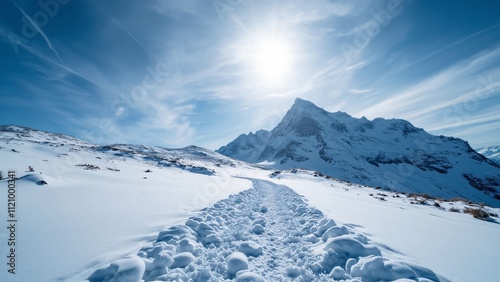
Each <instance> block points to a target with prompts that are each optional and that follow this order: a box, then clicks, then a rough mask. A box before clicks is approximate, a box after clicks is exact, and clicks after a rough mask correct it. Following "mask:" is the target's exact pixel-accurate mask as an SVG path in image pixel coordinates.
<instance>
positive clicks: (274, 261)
mask: <svg viewBox="0 0 500 282" xmlns="http://www.w3.org/2000/svg"><path fill="white" fill-rule="evenodd" d="M142 277H145V280H147V281H177V280H181V281H208V280H213V281H221V280H224V279H232V278H235V279H236V281H258V282H260V281H280V280H285V279H287V280H292V279H295V278H297V281H323V280H324V281H328V280H343V279H351V278H354V279H353V281H380V280H383V281H392V280H397V279H402V278H407V279H413V280H416V279H417V278H418V280H419V281H430V280H431V281H437V280H438V278H437V276H436V275H435V274H434V273H433V272H432V271H430V270H427V269H424V268H422V267H419V266H416V265H412V264H409V263H405V262H401V261H394V260H388V259H386V258H384V257H382V256H381V251H380V250H379V249H378V248H377V247H376V246H373V245H370V244H369V243H368V239H367V238H366V237H365V236H364V235H362V234H357V233H353V232H350V231H349V230H348V229H347V228H346V226H338V225H337V224H336V223H335V222H334V221H333V220H332V219H329V218H326V217H325V216H323V214H322V212H321V211H319V210H318V209H316V208H313V207H310V206H309V205H307V204H305V203H304V201H303V200H302V199H301V197H300V196H299V195H298V194H297V193H296V192H294V191H293V190H292V189H290V188H288V187H286V186H280V185H276V184H274V183H272V182H264V181H262V180H255V181H253V188H252V189H249V190H246V191H244V192H241V193H239V194H237V195H232V196H231V197H229V198H228V199H226V200H222V201H219V202H217V203H216V204H214V205H213V207H211V208H209V209H207V210H205V211H204V212H203V213H201V214H199V215H197V216H195V217H192V218H190V219H189V220H188V221H187V222H186V223H185V225H177V226H172V227H170V228H169V229H167V230H164V231H161V232H160V233H159V235H158V238H157V240H156V241H155V242H154V243H152V244H150V245H148V246H146V247H143V248H142V249H141V251H139V253H138V256H129V257H127V258H124V259H121V260H118V261H115V262H113V263H112V264H111V265H110V266H108V267H106V268H103V269H100V270H98V271H96V272H94V274H92V276H91V277H90V281H92V282H93V281H110V280H113V279H117V281H139V280H140V279H141V278H142ZM264 277H265V279H264Z"/></svg>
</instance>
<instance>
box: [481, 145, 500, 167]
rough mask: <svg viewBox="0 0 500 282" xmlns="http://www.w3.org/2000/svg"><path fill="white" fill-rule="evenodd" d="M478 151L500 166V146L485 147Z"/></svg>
mask: <svg viewBox="0 0 500 282" xmlns="http://www.w3.org/2000/svg"><path fill="white" fill-rule="evenodd" d="M476 151H477V152H478V153H479V154H481V155H483V156H485V157H487V158H488V159H490V160H492V161H494V162H496V163H497V164H499V165H500V146H498V145H497V146H489V147H483V148H479V149H476Z"/></svg>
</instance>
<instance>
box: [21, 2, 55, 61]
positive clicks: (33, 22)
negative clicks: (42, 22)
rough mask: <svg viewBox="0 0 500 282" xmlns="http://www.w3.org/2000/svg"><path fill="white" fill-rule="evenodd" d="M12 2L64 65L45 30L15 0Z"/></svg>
mask: <svg viewBox="0 0 500 282" xmlns="http://www.w3.org/2000/svg"><path fill="white" fill-rule="evenodd" d="M12 2H13V3H14V5H15V6H16V7H17V9H18V10H19V11H20V12H21V13H22V14H23V16H24V17H25V18H26V19H28V21H29V22H30V24H31V25H32V26H33V27H34V28H35V29H36V31H37V32H38V33H40V35H41V36H42V37H43V39H44V40H45V43H47V46H48V47H49V49H50V50H52V52H53V53H54V54H55V55H56V57H57V59H58V60H59V62H60V63H61V64H63V62H62V59H61V57H60V56H59V53H58V52H57V50H56V49H55V48H54V47H53V46H52V42H50V40H49V38H48V37H47V35H46V34H45V32H43V29H41V28H40V27H39V26H38V24H36V22H35V21H33V19H32V18H31V17H30V16H28V15H27V14H26V12H24V10H23V9H22V8H21V7H20V6H19V5H18V4H17V3H16V1H15V0H12Z"/></svg>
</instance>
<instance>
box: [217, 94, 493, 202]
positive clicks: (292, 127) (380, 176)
mask: <svg viewBox="0 0 500 282" xmlns="http://www.w3.org/2000/svg"><path fill="white" fill-rule="evenodd" d="M258 132H259V134H252V135H246V134H242V135H240V136H238V138H236V139H235V140H234V141H233V142H230V143H229V144H228V145H226V146H223V147H221V148H220V149H218V150H216V152H219V153H221V154H223V155H226V156H229V157H232V158H236V159H240V160H243V161H247V162H250V163H262V162H265V163H272V164H273V165H272V166H271V167H272V168H275V169H291V168H304V169H309V170H314V171H318V172H321V173H323V174H327V175H330V176H332V177H336V178H339V179H343V180H346V181H350V182H354V183H359V184H363V185H368V186H374V187H376V186H379V187H383V188H387V189H393V190H399V191H402V192H411V193H428V194H431V195H433V196H439V197H444V198H451V197H463V198H468V199H470V200H473V201H476V202H487V203H488V204H493V205H497V206H498V205H500V203H499V201H498V200H497V199H499V198H500V195H499V194H500V193H499V190H500V166H499V165H498V164H496V163H494V162H493V161H491V160H489V159H487V158H486V157H484V156H483V155H481V154H479V153H477V152H476V151H474V150H473V149H472V148H471V146H470V145H469V144H468V142H466V141H464V140H461V139H459V138H454V137H445V136H434V135H431V134H429V133H427V132H426V131H425V130H423V129H422V128H417V127H415V126H413V125H412V124H411V123H410V122H408V121H406V120H403V119H384V118H376V119H374V120H371V121H370V120H368V119H367V118H365V117H362V118H354V117H351V116H350V115H349V114H347V113H343V112H335V113H330V112H327V111H325V110H324V109H322V108H320V107H318V106H316V105H314V104H313V103H311V102H309V101H305V100H303V99H300V98H297V99H296V100H295V103H294V104H293V106H292V107H291V108H290V110H288V112H287V113H286V114H285V116H284V117H283V119H282V120H281V121H280V122H279V123H278V125H277V126H276V127H275V128H273V129H272V130H270V131H258ZM426 186H428V187H431V188H426ZM495 197H496V198H497V199H495Z"/></svg>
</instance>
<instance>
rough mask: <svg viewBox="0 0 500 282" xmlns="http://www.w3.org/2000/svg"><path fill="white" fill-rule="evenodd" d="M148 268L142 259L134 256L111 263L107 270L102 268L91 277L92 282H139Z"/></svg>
mask: <svg viewBox="0 0 500 282" xmlns="http://www.w3.org/2000/svg"><path fill="white" fill-rule="evenodd" d="M145 269H146V267H145V264H144V262H143V260H142V259H140V258H139V257H136V256H133V257H129V258H124V259H120V260H117V261H115V262H113V263H111V264H110V265H109V266H108V267H106V268H101V269H99V270H97V271H96V272H94V273H93V274H92V275H91V276H90V277H89V281H90V282H97V281H106V282H137V281H140V280H141V279H142V276H143V275H144V271H145Z"/></svg>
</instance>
